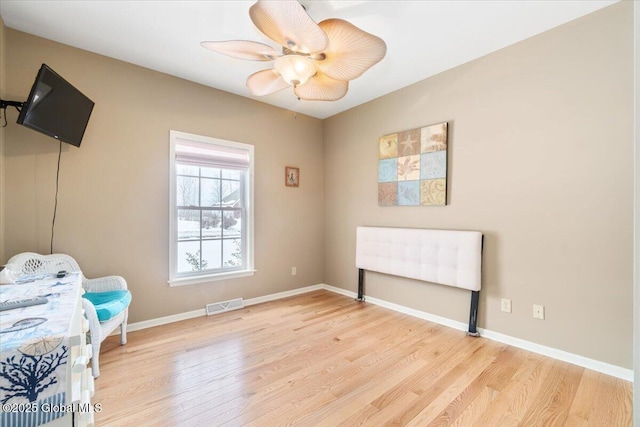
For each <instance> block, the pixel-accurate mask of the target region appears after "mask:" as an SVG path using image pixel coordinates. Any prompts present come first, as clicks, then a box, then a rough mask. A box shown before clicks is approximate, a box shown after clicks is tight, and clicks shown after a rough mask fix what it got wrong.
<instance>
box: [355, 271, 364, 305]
mask: <svg viewBox="0 0 640 427" xmlns="http://www.w3.org/2000/svg"><path fill="white" fill-rule="evenodd" d="M356 301H360V302H364V269H362V268H359V269H358V299H357V300H356Z"/></svg>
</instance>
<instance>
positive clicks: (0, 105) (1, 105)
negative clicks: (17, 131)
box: [0, 99, 24, 127]
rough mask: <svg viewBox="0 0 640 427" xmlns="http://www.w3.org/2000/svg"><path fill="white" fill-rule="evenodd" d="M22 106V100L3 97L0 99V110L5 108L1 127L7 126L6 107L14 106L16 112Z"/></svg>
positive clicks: (20, 109)
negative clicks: (9, 99)
mask: <svg viewBox="0 0 640 427" xmlns="http://www.w3.org/2000/svg"><path fill="white" fill-rule="evenodd" d="M23 106H24V102H20V101H6V100H4V99H0V110H5V111H4V112H3V114H2V116H3V117H4V123H3V124H2V127H7V111H6V110H7V107H14V108H15V109H16V110H18V112H21V111H22V107H23Z"/></svg>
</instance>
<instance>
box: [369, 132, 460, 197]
mask: <svg viewBox="0 0 640 427" xmlns="http://www.w3.org/2000/svg"><path fill="white" fill-rule="evenodd" d="M447 148H448V145H447V123H446V122H445V123H438V124H435V125H431V126H426V127H423V128H418V129H411V130H406V131H403V132H398V133H394V134H391V135H385V136H383V137H381V138H380V139H379V140H378V205H380V206H445V205H446V204H447Z"/></svg>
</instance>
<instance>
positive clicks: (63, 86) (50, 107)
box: [18, 64, 94, 147]
mask: <svg viewBox="0 0 640 427" xmlns="http://www.w3.org/2000/svg"><path fill="white" fill-rule="evenodd" d="M93 105H94V103H93V101H91V100H90V99H89V98H87V97H86V96H85V95H84V94H83V93H82V92H80V91H79V90H78V89H76V88H75V87H73V85H71V84H70V83H69V82H67V81H66V80H65V79H63V78H62V77H60V76H59V75H58V73H56V72H55V71H53V70H52V69H51V68H49V67H48V66H47V65H46V64H42V67H40V71H39V72H38V75H37V76H36V80H35V82H34V83H33V86H32V87H31V92H30V93H29V98H28V99H27V101H26V102H25V103H24V104H23V106H22V110H21V111H20V115H19V116H18V123H19V124H21V125H23V126H26V127H28V128H31V129H33V130H36V131H38V132H42V133H43V134H45V135H49V136H51V137H53V138H56V139H59V140H60V141H63V142H66V143H69V144H71V145H75V146H76V147H79V146H80V143H81V142H82V137H83V135H84V131H85V129H86V128H87V123H88V122H89V117H90V116H91V111H92V110H93Z"/></svg>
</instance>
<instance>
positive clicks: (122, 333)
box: [120, 310, 129, 345]
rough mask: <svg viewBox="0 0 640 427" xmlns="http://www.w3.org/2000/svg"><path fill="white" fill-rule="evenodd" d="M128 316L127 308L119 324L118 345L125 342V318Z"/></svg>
mask: <svg viewBox="0 0 640 427" xmlns="http://www.w3.org/2000/svg"><path fill="white" fill-rule="evenodd" d="M128 317H129V310H127V311H126V312H125V313H124V320H123V321H122V323H121V324H120V345H125V344H126V343H127V319H128Z"/></svg>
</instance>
